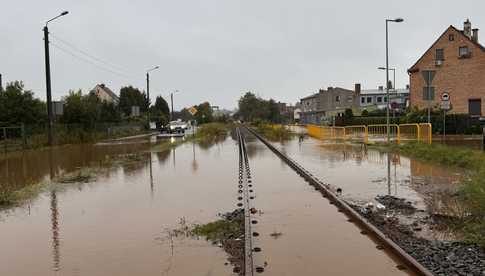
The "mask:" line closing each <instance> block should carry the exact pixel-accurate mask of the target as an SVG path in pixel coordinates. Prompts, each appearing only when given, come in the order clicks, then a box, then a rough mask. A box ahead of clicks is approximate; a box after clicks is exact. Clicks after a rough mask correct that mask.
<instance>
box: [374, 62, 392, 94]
mask: <svg viewBox="0 0 485 276" xmlns="http://www.w3.org/2000/svg"><path fill="white" fill-rule="evenodd" d="M377 69H379V70H386V67H377ZM389 70H390V71H392V74H393V83H392V88H393V89H394V90H396V68H389Z"/></svg>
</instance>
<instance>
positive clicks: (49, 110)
mask: <svg viewBox="0 0 485 276" xmlns="http://www.w3.org/2000/svg"><path fill="white" fill-rule="evenodd" d="M68 13H69V12H68V11H63V12H62V13H61V14H59V15H58V16H56V17H53V18H51V19H49V20H47V21H46V22H45V26H44V50H45V82H46V98H47V118H48V125H47V131H48V133H47V142H48V144H49V146H52V125H53V121H54V120H53V118H52V93H51V67H50V57H49V28H48V27H47V25H48V24H49V22H51V21H54V20H56V19H57V18H59V17H61V16H64V15H67V14H68Z"/></svg>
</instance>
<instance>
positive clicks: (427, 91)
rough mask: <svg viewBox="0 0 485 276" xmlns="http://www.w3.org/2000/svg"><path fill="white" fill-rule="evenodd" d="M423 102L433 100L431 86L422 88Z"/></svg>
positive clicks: (432, 88)
mask: <svg viewBox="0 0 485 276" xmlns="http://www.w3.org/2000/svg"><path fill="white" fill-rule="evenodd" d="M423 100H425V101H433V100H434V87H432V86H426V87H423Z"/></svg>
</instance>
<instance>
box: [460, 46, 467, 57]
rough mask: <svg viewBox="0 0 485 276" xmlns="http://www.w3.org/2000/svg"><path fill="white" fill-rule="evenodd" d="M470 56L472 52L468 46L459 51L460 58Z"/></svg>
mask: <svg viewBox="0 0 485 276" xmlns="http://www.w3.org/2000/svg"><path fill="white" fill-rule="evenodd" d="M469 55H470V51H469V50H468V46H462V47H460V48H459V49H458V56H459V57H468V56H469Z"/></svg>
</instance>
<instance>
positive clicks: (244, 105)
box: [235, 92, 285, 123]
mask: <svg viewBox="0 0 485 276" xmlns="http://www.w3.org/2000/svg"><path fill="white" fill-rule="evenodd" d="M238 107H239V111H238V112H237V113H236V114H235V117H237V118H240V119H242V120H244V121H247V122H258V121H264V122H271V123H281V122H282V121H283V120H284V119H285V118H283V116H282V115H281V114H280V110H279V106H278V103H276V101H275V100H273V99H269V100H265V99H263V98H261V97H257V96H256V95H255V94H253V93H252V92H247V93H246V94H244V95H243V96H242V97H241V98H240V99H239V101H238Z"/></svg>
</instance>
